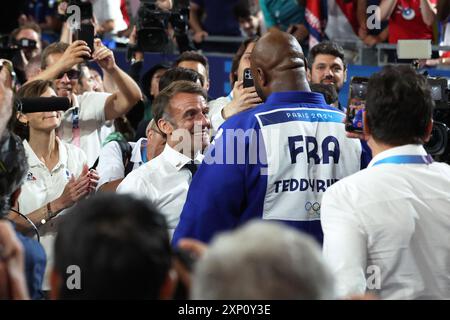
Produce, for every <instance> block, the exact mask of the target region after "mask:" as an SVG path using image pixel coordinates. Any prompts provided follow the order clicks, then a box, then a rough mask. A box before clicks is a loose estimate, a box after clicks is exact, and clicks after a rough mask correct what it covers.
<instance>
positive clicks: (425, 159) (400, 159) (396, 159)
mask: <svg viewBox="0 0 450 320" xmlns="http://www.w3.org/2000/svg"><path fill="white" fill-rule="evenodd" d="M409 163H412V164H431V163H433V157H432V156H431V155H429V154H428V155H426V156H419V155H401V156H392V157H387V158H384V159H381V160H379V161H377V162H375V163H374V164H373V166H377V165H379V164H409Z"/></svg>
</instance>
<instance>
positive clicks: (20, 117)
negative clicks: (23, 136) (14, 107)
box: [17, 112, 28, 123]
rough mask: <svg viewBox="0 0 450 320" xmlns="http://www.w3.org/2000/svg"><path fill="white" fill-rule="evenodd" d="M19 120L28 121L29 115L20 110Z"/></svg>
mask: <svg viewBox="0 0 450 320" xmlns="http://www.w3.org/2000/svg"><path fill="white" fill-rule="evenodd" d="M17 120H18V121H19V122H21V123H28V117H27V115H26V114H24V113H22V112H18V116H17Z"/></svg>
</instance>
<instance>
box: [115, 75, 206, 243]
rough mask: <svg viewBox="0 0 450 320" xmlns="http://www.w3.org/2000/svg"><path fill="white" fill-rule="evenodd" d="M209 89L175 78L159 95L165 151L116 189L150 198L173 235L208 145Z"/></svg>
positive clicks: (157, 115) (157, 113)
mask: <svg viewBox="0 0 450 320" xmlns="http://www.w3.org/2000/svg"><path fill="white" fill-rule="evenodd" d="M206 98H207V96H206V92H205V91H204V90H203V89H202V88H201V87H200V86H199V85H198V84H195V83H192V82H190V81H175V82H173V83H172V84H170V85H169V86H168V87H166V88H165V89H164V90H162V91H161V92H160V93H159V95H158V96H157V97H156V99H155V101H154V103H153V105H152V108H153V114H154V119H155V122H156V124H157V125H158V128H159V130H160V131H161V132H162V133H163V134H164V136H165V137H166V139H167V142H166V145H165V147H164V150H163V152H162V153H161V154H160V155H159V156H158V157H156V158H154V159H152V160H151V161H149V162H147V163H145V164H144V165H142V166H140V167H139V168H138V169H136V170H133V171H132V172H131V173H130V174H129V175H127V176H126V177H125V179H124V180H123V181H122V183H121V184H120V185H119V187H118V188H117V191H118V192H119V193H131V194H134V195H137V196H142V197H144V198H146V199H148V200H149V201H150V202H152V204H153V205H154V206H155V207H156V208H157V209H158V210H159V211H160V212H161V213H162V214H163V215H164V216H165V217H166V220H167V224H168V227H169V232H170V235H172V233H173V231H174V229H175V227H176V226H177V224H178V221H179V217H180V213H181V209H182V208H183V205H184V202H185V200H186V196H187V192H188V189H189V185H190V183H191V181H192V178H193V176H194V174H195V172H196V171H197V165H198V164H200V163H201V161H202V159H203V155H202V152H203V150H204V149H205V148H206V146H208V144H209V139H210V138H209V129H210V126H211V124H210V122H209V119H208V106H207V103H206Z"/></svg>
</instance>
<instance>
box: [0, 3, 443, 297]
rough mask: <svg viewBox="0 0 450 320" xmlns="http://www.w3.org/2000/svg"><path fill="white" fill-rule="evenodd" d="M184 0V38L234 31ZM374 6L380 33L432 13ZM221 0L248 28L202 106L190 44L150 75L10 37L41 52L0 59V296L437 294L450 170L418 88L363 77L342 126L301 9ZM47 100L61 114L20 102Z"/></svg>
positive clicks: (332, 58)
mask: <svg viewBox="0 0 450 320" xmlns="http://www.w3.org/2000/svg"><path fill="white" fill-rule="evenodd" d="M97 2H98V4H95V2H94V7H93V8H94V14H95V12H96V10H98V9H96V5H99V6H100V3H101V2H102V1H100V0H98V1H97ZM119 2H120V1H117V3H116V5H117V6H118V5H119ZM157 2H158V3H159V5H160V6H165V5H167V6H168V7H171V5H172V1H157ZM191 2H192V3H191V10H192V12H191V18H192V19H193V22H192V28H193V30H194V34H193V38H194V40H195V41H197V42H201V41H202V40H203V39H204V38H205V37H206V36H207V35H208V34H214V33H215V32H217V33H219V34H220V33H224V31H223V30H225V28H228V27H230V29H232V28H231V25H232V24H231V23H225V22H224V23H223V24H217V23H216V21H217V20H218V19H219V18H218V17H219V16H220V20H222V19H223V17H224V16H223V12H224V11H226V10H225V8H228V7H222V9H221V10H222V12H221V13H219V12H216V13H215V14H214V13H210V14H209V15H208V17H209V19H212V20H202V19H200V12H201V9H202V10H203V11H206V12H207V13H208V12H213V11H214V10H217V7H218V6H219V4H222V5H223V3H224V2H225V1H197V0H196V1H191ZM337 2H339V1H336V3H337ZM372 2H374V1H354V2H351V1H349V2H345V3H346V5H348V4H349V3H353V5H355V6H356V5H364V6H367V5H369V3H372ZM379 2H381V3H380V8H381V16H382V17H383V19H389V30H396V29H395V28H396V27H393V28H391V24H392V25H395V24H396V23H400V22H399V21H398V20H399V19H402V15H403V18H404V19H406V18H408V17H410V16H407V17H405V15H407V14H409V15H414V16H413V17H412V18H411V19H409V18H408V19H406V20H408V21H410V22H411V21H414V19H417V18H420V19H423V23H424V25H423V26H421V27H420V29H421V30H422V31H424V33H425V31H426V30H425V29H427V28H428V27H427V26H430V25H431V24H432V23H433V21H434V19H435V17H434V15H435V14H436V12H435V11H433V10H435V6H434V4H436V3H437V2H439V1H431V0H421V1H390V0H381V1H379ZM112 3H113V1H111V3H110V4H109V5H112ZM114 3H115V2H114ZM226 3H227V6H229V8H228V9H229V11H230V12H235V13H237V12H244V11H246V10H247V11H246V12H250V13H252V16H251V20H248V21H247V20H246V19H244V18H243V17H241V18H242V19H241V18H240V19H239V20H237V19H236V21H235V22H238V21H239V22H240V23H241V29H242V30H241V31H245V30H246V29H249V28H250V26H253V25H257V26H258V27H257V28H256V29H255V30H257V31H256V32H252V33H251V34H250V33H249V34H247V36H248V39H246V40H245V41H243V42H242V44H241V45H240V47H239V48H238V50H237V51H236V52H235V54H234V57H233V59H232V63H231V70H230V75H229V78H230V83H231V88H232V89H231V92H229V94H228V95H226V96H224V97H219V98H216V99H213V98H211V97H210V96H209V95H208V89H209V87H210V84H211V77H210V72H213V71H212V70H210V66H209V63H208V59H207V57H206V56H205V55H204V54H202V53H201V52H200V51H185V52H183V53H181V54H179V55H178V57H177V59H176V60H175V61H174V62H173V63H171V64H167V63H161V64H156V65H154V66H153V67H152V68H151V69H149V70H142V69H143V66H144V55H143V54H142V52H139V51H133V52H132V57H131V58H132V59H131V63H130V66H129V70H122V69H121V68H120V67H119V66H118V65H117V63H116V61H115V58H114V53H113V51H112V50H111V49H110V48H108V47H107V46H106V45H105V43H104V42H102V41H101V40H100V39H95V42H94V47H93V48H92V49H91V48H90V47H89V46H88V44H87V43H86V42H84V41H82V40H76V41H68V42H64V41H56V42H53V43H51V44H48V45H44V44H43V42H42V41H41V40H42V38H41V33H40V29H39V28H38V27H37V25H36V24H30V23H29V21H28V20H30V19H29V16H28V15H25V18H27V19H25V18H24V17H22V19H21V21H22V20H24V19H25V20H27V22H26V23H25V24H23V25H21V26H19V27H18V28H17V29H15V30H14V31H12V32H11V35H12V37H13V38H15V39H16V40H21V39H29V40H33V39H34V41H35V43H36V46H35V47H34V48H33V49H32V50H30V49H29V48H22V49H20V51H18V52H16V53H17V54H16V55H15V56H14V59H12V61H9V60H6V59H2V60H1V62H0V63H1V69H0V137H1V139H0V149H1V152H0V218H1V219H0V298H6V299H36V300H39V299H246V300H249V299H309V300H312V299H352V298H357V299H361V298H370V299H450V289H449V288H450V261H449V257H450V256H449V253H450V241H447V240H445V239H448V233H449V231H450V214H449V212H450V210H449V209H450V194H449V193H448V189H449V188H448V186H449V185H450V167H449V165H448V164H445V163H440V162H437V161H434V160H433V158H432V157H431V156H430V155H428V154H427V152H426V150H425V149H424V144H425V143H426V142H428V141H429V140H430V136H431V132H432V128H433V107H434V100H433V97H432V94H431V90H430V87H429V85H428V84H427V81H426V79H425V77H424V76H423V75H421V74H418V73H417V72H416V71H415V70H414V69H413V68H412V67H410V66H405V65H399V66H398V65H392V66H387V67H385V68H383V69H382V70H381V71H379V72H377V73H375V74H373V75H372V76H371V77H370V79H369V82H368V88H367V97H366V109H365V113H364V117H363V119H362V121H363V123H364V130H363V132H362V133H349V132H347V131H346V130H345V124H344V121H345V117H346V115H345V109H346V106H343V105H341V104H340V103H339V101H338V98H337V97H338V93H339V91H340V90H341V89H342V88H343V86H344V84H345V83H346V82H348V80H349V79H348V77H347V71H348V65H347V63H346V59H345V51H344V49H343V48H342V46H340V45H339V44H338V43H337V42H334V41H329V40H324V41H321V42H319V43H317V44H315V45H314V46H311V47H309V45H310V42H308V28H307V25H306V24H307V22H306V20H307V19H306V18H305V15H306V16H307V14H306V13H305V11H307V1H290V2H289V1H280V2H277V1H259V2H257V1H255V2H253V1H251V2H249V3H247V2H245V3H244V2H243V1H226ZM405 3H408V4H410V5H411V6H412V7H408V8H406V7H403V9H402V10H404V11H405V10H406V9H408V10H412V12H414V13H411V12H409V13H405V12H404V11H403V12H402V11H400V12H397V11H398V10H397V8H396V5H400V4H401V5H402V6H405V5H406V4H405ZM438 4H439V6H442V3H441V2H439V3H438ZM413 5H418V7H417V8H415V7H413ZM258 8H260V9H262V13H263V16H264V19H265V20H266V23H265V27H264V26H263V25H262V24H257V22H256V21H260V20H258V14H256V13H255V14H254V16H253V13H254V12H256V11H254V10H258ZM116 9H117V7H116ZM122 9H123V10H125V8H122ZM228 9H227V10H228ZM439 9H440V10H444V9H443V6H442V8H441V7H440V8H439ZM119 11H120V10H119ZM119 11H117V10H116V14H118V13H119ZM272 11H273V12H276V13H277V14H272V16H271V12H272ZM359 11H360V10H356V11H355V14H356V12H359ZM440 12H441V14H442V12H443V11H440ZM103 14H105V12H103ZM122 17H124V16H123V15H122ZM386 17H387V18H386ZM442 17H443V16H439V18H442ZM447 17H448V16H447ZM447 17H444V18H447ZM444 18H442V19H444ZM97 20H98V22H97V23H98V24H99V28H101V30H103V31H104V32H105V33H108V32H113V30H119V31H123V30H120V29H121V28H123V27H124V26H126V23H125V25H121V24H120V23H116V22H114V20H113V22H111V21H110V20H108V19H107V18H105V19H103V20H102V19H100V18H99V17H97ZM126 20H127V19H124V21H126ZM244 20H245V21H244ZM391 20H392V21H391ZM49 21H50V20H49ZM49 21H47V22H49ZM208 21H209V22H208ZM230 21H231V20H230ZM203 23H205V24H204V25H203ZM400 24H401V23H400ZM208 25H209V26H210V27H211V28H212V29H208V27H207V26H208ZM397 27H398V26H397ZM221 28H222V30H219V29H221ZM264 28H267V29H268V31H267V32H265V33H264ZM363 29H364V28H360V30H359V31H360V36H363V35H365V36H366V37H369V36H370V37H375V36H373V35H368V34H369V33H370V32H369V31H368V30H363ZM410 29H412V28H410ZM427 30H428V29H427ZM239 32H240V31H239V27H238V24H236V28H235V33H232V32H231V31H230V34H225V35H239ZM261 32H262V33H261ZM135 37H136V30H134V31H131V34H130V41H131V42H134V41H135V40H136V39H135ZM377 37H378V36H377ZM389 37H392V33H390V34H389ZM304 48H305V50H304ZM87 60H90V61H89V62H87ZM444 62H445V61H444ZM245 70H250V71H249V72H250V73H251V75H252V78H253V82H252V83H251V84H250V85H248V83H247V81H246V80H247V79H244V75H245ZM141 74H142V76H141ZM54 97H62V98H65V99H66V100H67V101H69V103H70V108H69V109H67V110H65V111H44V112H30V110H29V109H27V110H26V111H24V109H22V102H24V101H26V99H37V98H41V99H40V100H35V101H41V103H45V101H49V100H46V99H52V98H54ZM42 107H44V106H42ZM31 111H32V110H31ZM80 271H81V272H80ZM77 277H78V278H77Z"/></svg>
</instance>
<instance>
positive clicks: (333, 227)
mask: <svg viewBox="0 0 450 320" xmlns="http://www.w3.org/2000/svg"><path fill="white" fill-rule="evenodd" d="M395 155H426V152H425V149H424V148H423V147H422V146H419V145H405V146H401V147H396V148H392V149H389V150H387V151H384V152H382V153H380V154H378V155H377V156H376V157H374V158H373V159H372V161H371V162H370V164H369V167H368V168H367V169H365V170H362V171H360V172H358V173H356V174H354V175H352V176H349V177H347V178H344V179H343V180H341V181H339V182H337V183H336V184H334V185H333V186H331V187H330V188H328V189H327V191H326V192H325V195H324V197H323V201H322V228H323V231H324V247H323V252H324V255H325V258H326V259H327V261H328V262H329V265H330V267H331V269H332V270H333V271H334V274H335V275H336V277H337V284H338V286H337V289H338V294H339V295H340V296H342V297H344V296H348V295H351V294H359V293H363V292H365V291H366V284H367V291H368V292H372V293H374V294H376V295H378V296H379V297H381V298H382V299H450V166H448V165H446V164H444V163H438V162H433V163H432V164H429V165H426V164H386V163H385V164H379V165H376V166H374V164H375V163H376V162H377V161H379V160H381V159H385V158H387V157H390V156H395ZM379 274H381V277H378V279H379V280H380V282H379V283H378V284H379V285H377V282H376V281H375V280H376V278H375V277H376V276H377V275H379ZM366 278H367V283H366Z"/></svg>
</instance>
